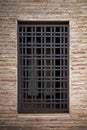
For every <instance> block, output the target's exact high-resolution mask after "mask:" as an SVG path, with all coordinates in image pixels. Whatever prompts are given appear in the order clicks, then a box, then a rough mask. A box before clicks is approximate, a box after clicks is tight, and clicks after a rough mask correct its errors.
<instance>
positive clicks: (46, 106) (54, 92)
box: [18, 22, 69, 113]
mask: <svg viewBox="0 0 87 130" xmlns="http://www.w3.org/2000/svg"><path fill="white" fill-rule="evenodd" d="M68 30H69V23H68V22H67V23H66V22H65V23H58V24H57V23H55V24H54V23H53V24H52V23H49V24H45V23H43V24H41V23H36V24H29V23H23V22H21V23H18V112H19V113H55V112H56V113H57V112H58V113H59V112H68V111H69V58H68V57H69V43H68V41H69V31H68Z"/></svg>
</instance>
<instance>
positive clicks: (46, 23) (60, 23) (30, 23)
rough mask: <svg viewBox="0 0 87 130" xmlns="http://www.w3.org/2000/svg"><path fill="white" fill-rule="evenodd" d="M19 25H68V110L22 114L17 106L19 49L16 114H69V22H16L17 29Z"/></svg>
mask: <svg viewBox="0 0 87 130" xmlns="http://www.w3.org/2000/svg"><path fill="white" fill-rule="evenodd" d="M21 24H24V25H27V24H29V25H32V24H33V25H34V24H36V25H37V24H40V25H41V24H42V25H43V24H45V25H49V24H52V25H55V24H59V25H62V24H67V25H68V52H67V53H68V55H67V56H68V61H67V62H68V65H67V66H68V72H67V73H68V97H67V100H68V108H67V110H66V111H47V112H46V111H45V112H44V111H42V112H39V111H38V112H32V111H31V112H23V110H21V109H20V105H19V100H20V96H19V95H20V88H19V84H20V81H19V77H20V75H19V49H18V113H67V112H69V22H67V21H66V22H58V23H57V22H18V27H19V25H21ZM18 27H17V43H18V44H19V31H18ZM18 48H19V45H18Z"/></svg>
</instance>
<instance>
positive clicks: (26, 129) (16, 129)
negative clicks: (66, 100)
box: [0, 126, 87, 130]
mask: <svg viewBox="0 0 87 130" xmlns="http://www.w3.org/2000/svg"><path fill="white" fill-rule="evenodd" d="M0 130H87V126H76V127H75V126H74V127H73V126H72V127H70V126H65V127H64V126H63V127H62V126H61V127H60V126H56V127H54V126H53V127H52V126H51V127H50V126H49V127H46V128H43V127H42V128H39V127H38V126H23V127H22V126H0Z"/></svg>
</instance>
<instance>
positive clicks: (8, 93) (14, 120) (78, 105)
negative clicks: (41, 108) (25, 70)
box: [0, 0, 87, 130]
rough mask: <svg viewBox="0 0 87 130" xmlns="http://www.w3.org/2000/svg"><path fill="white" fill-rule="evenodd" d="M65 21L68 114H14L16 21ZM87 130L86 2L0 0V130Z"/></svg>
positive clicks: (15, 110) (70, 0)
mask: <svg viewBox="0 0 87 130" xmlns="http://www.w3.org/2000/svg"><path fill="white" fill-rule="evenodd" d="M18 20H22V21H24V20H25V21H69V23H70V85H69V98H70V104H69V107H70V111H69V113H68V114H56V113H55V114H25V115H24V114H18V113H17V81H18V79H17V21H18ZM24 129H26V130H87V0H0V130H24Z"/></svg>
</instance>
